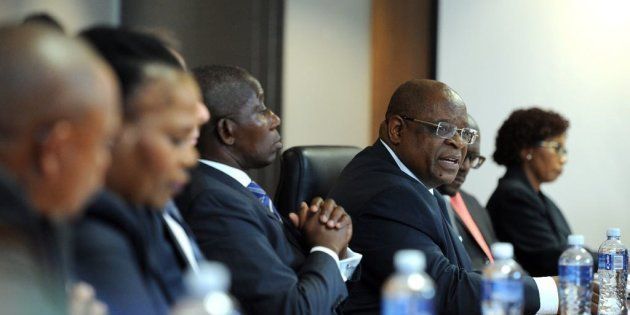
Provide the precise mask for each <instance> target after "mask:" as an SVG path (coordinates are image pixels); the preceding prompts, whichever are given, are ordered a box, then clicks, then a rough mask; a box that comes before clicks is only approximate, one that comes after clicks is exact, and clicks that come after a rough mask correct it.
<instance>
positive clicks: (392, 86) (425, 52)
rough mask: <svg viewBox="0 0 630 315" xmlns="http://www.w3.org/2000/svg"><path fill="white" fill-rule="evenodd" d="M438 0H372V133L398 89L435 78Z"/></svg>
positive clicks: (375, 132) (376, 132) (375, 131)
mask: <svg viewBox="0 0 630 315" xmlns="http://www.w3.org/2000/svg"><path fill="white" fill-rule="evenodd" d="M436 25H437V0H396V1H391V0H373V2H372V123H371V127H372V135H373V136H374V137H376V135H377V134H378V126H379V124H380V123H381V122H382V121H383V119H384V117H385V111H386V110H387V105H388V103H389V99H390V97H391V96H392V94H393V93H394V91H395V90H396V88H397V87H398V86H399V85H400V84H402V83H403V82H405V81H407V80H410V79H412V78H428V79H434V78H435V47H436V37H437V35H436Z"/></svg>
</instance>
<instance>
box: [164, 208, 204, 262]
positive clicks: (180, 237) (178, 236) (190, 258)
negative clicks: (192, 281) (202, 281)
mask: <svg viewBox="0 0 630 315" xmlns="http://www.w3.org/2000/svg"><path fill="white" fill-rule="evenodd" d="M162 216H163V217H164V221H166V225H167V226H168V228H169V229H170V230H171V233H173V236H174V237H175V240H176V241H177V243H178V244H179V246H180V247H181V249H182V252H183V254H184V257H185V258H186V262H188V265H189V266H190V268H191V270H192V271H193V272H194V273H198V272H199V264H198V263H197V259H196V258H195V254H194V252H193V248H192V245H191V240H190V238H188V235H187V234H186V231H184V228H183V227H182V226H181V225H180V224H179V223H178V222H177V221H176V220H175V219H174V218H173V217H171V215H170V214H168V213H166V212H164V213H162Z"/></svg>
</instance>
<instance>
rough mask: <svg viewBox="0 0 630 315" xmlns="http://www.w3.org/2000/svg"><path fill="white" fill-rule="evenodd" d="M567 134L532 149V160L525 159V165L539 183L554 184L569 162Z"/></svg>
mask: <svg viewBox="0 0 630 315" xmlns="http://www.w3.org/2000/svg"><path fill="white" fill-rule="evenodd" d="M565 143H566V133H563V134H561V135H559V136H555V137H550V138H547V139H545V140H544V141H542V142H541V143H540V145H538V146H536V147H534V148H532V149H530V151H529V152H530V153H528V154H531V159H529V160H528V159H527V156H526V158H525V164H526V165H527V166H528V167H530V170H531V171H532V174H533V175H534V177H535V178H536V179H537V181H538V182H539V183H547V182H552V181H554V180H556V179H557V178H558V176H560V174H562V168H563V167H564V164H565V163H566V162H567V155H566V146H565Z"/></svg>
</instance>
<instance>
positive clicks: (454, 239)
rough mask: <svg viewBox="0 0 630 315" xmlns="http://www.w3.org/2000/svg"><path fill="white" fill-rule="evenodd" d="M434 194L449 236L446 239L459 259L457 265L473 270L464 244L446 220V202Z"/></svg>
mask: <svg viewBox="0 0 630 315" xmlns="http://www.w3.org/2000/svg"><path fill="white" fill-rule="evenodd" d="M433 192H434V194H435V195H434V198H433V200H435V201H436V204H437V205H438V207H439V209H440V213H441V215H442V224H443V225H444V229H445V232H446V234H447V235H446V239H447V240H448V241H449V243H450V245H452V246H453V250H454V252H455V255H456V257H457V265H459V266H460V267H462V268H464V269H466V270H471V269H472V262H471V261H470V256H468V253H467V252H466V249H464V245H463V244H462V242H460V241H459V237H458V236H457V234H455V231H454V230H453V227H451V225H450V224H449V222H448V220H447V219H446V218H448V212H447V211H448V210H447V209H446V202H445V201H444V198H443V197H442V195H441V194H440V193H439V192H438V191H437V190H433Z"/></svg>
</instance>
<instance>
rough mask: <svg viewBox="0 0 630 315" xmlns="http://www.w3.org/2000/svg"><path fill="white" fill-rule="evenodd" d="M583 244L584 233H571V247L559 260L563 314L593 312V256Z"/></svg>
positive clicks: (561, 311)
mask: <svg viewBox="0 0 630 315" xmlns="http://www.w3.org/2000/svg"><path fill="white" fill-rule="evenodd" d="M582 246H584V236H583V235H575V234H573V235H569V248H568V249H567V250H565V251H564V253H562V255H561V256H560V259H559V261H558V276H559V280H560V314H562V315H590V314H591V297H592V292H593V256H592V255H591V253H589V252H588V251H587V250H586V249H584V247H582Z"/></svg>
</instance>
